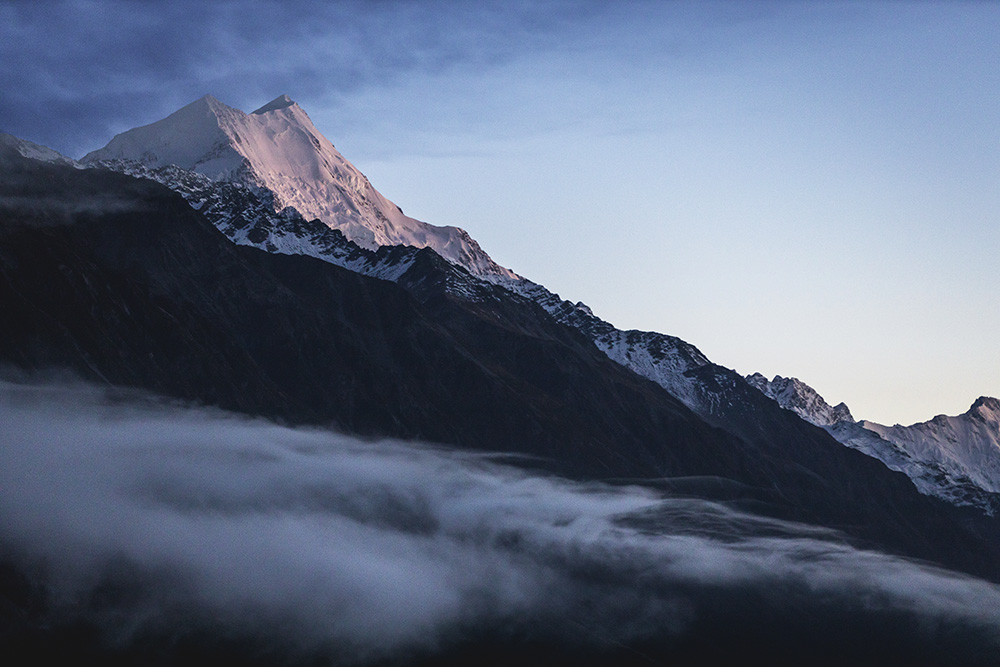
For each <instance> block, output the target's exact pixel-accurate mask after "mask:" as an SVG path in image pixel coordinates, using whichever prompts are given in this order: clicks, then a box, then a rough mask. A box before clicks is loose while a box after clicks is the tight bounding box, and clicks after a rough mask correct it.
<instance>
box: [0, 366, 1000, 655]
mask: <svg viewBox="0 0 1000 667" xmlns="http://www.w3.org/2000/svg"><path fill="white" fill-rule="evenodd" d="M515 464H516V461H514V460H508V459H504V458H503V457H500V456H488V455H483V454H476V453H468V452H459V451H454V450H449V449H446V448H440V447H433V446H430V445H425V444H418V443H406V442H397V441H388V440H383V441H370V440H361V439H357V438H353V437H349V436H345V435H342V434H337V433H332V432H330V431H328V430H322V429H318V428H289V427H284V426H280V425H276V424H274V423H270V422H267V421H264V420H261V419H253V418H249V417H245V416H239V415H234V414H229V413H224V412H221V411H217V410H213V409H206V408H197V407H191V406H185V405H179V404H176V403H170V402H167V401H164V400H161V399H157V398H155V397H150V396H148V395H142V394H136V393H129V392H121V391H112V392H109V391H106V390H101V389H97V388H95V387H92V386H88V385H85V384H81V383H66V382H62V383H40V382H24V381H19V382H3V383H0V547H2V549H3V552H2V555H3V557H4V558H5V559H6V560H7V561H9V562H11V563H14V564H16V565H17V567H19V568H21V570H22V571H24V572H30V573H33V574H32V576H33V577H35V578H36V579H37V581H36V584H37V586H38V588H39V590H41V591H42V595H43V597H44V600H45V612H44V613H45V616H44V622H45V623H46V624H47V625H48V626H53V625H55V626H58V625H59V624H60V623H71V622H74V620H75V619H76V620H78V619H80V618H85V619H86V620H87V622H88V623H90V624H91V625H93V626H94V627H97V628H99V629H100V635H101V639H100V641H101V642H103V643H104V644H106V645H107V646H109V647H112V648H114V647H119V648H120V647H123V646H124V647H127V646H129V645H130V644H131V643H135V642H141V641H144V640H146V639H148V638H149V637H158V638H161V639H163V638H168V639H170V641H174V640H177V639H178V638H179V639H180V640H183V639H184V638H185V637H192V636H204V635H206V634H209V635H213V634H214V635H219V636H225V637H229V638H233V639H234V641H236V640H241V639H242V638H247V639H250V638H252V639H253V640H254V641H255V642H257V643H258V644H259V645H261V646H264V645H266V646H269V647H271V648H270V649H269V650H272V651H278V652H279V653H280V654H281V655H282V656H284V658H283V660H285V659H287V660H293V661H294V659H295V658H302V659H306V658H311V659H315V657H316V656H323V655H329V656H334V657H335V658H336V660H338V661H349V662H362V663H364V662H370V661H378V660H404V659H405V657H406V656H425V657H426V656H428V655H430V656H433V655H435V654H437V653H439V652H440V653H447V652H448V651H452V650H458V649H459V648H461V647H465V650H468V649H469V647H470V646H472V647H474V646H475V645H476V642H483V643H488V642H492V644H491V645H496V644H498V643H501V644H506V645H507V646H510V645H511V643H513V644H514V645H516V644H517V643H518V642H520V645H522V646H524V647H526V648H525V650H532V649H531V647H537V646H545V647H548V648H549V649H551V650H556V651H558V650H559V647H567V650H570V647H572V650H573V651H576V652H578V653H580V652H582V653H584V654H586V655H590V656H595V655H596V656H602V655H607V656H612V655H617V656H620V655H622V654H623V653H626V654H628V655H630V656H632V657H636V656H638V657H640V658H642V660H645V659H647V658H649V659H650V660H653V659H654V658H655V657H656V656H664V655H670V653H671V651H682V650H692V651H693V650H701V649H702V648H704V647H705V646H709V647H711V646H712V645H713V644H714V642H716V641H718V642H723V643H724V642H731V643H733V645H744V646H747V647H754V648H756V649H761V650H765V651H771V650H777V647H779V646H781V647H785V648H789V647H791V648H792V649H795V650H798V651H812V650H815V651H817V652H822V651H843V650H845V649H844V647H845V646H850V645H851V643H852V642H855V643H856V644H857V647H858V648H857V651H858V652H859V654H860V655H864V654H865V653H864V652H865V651H868V650H870V649H871V648H872V646H879V647H881V648H879V650H884V651H885V652H886V653H887V654H892V655H901V654H900V651H911V652H914V653H915V654H916V655H923V656H927V655H931V654H930V653H927V651H938V652H939V653H940V654H942V655H951V656H953V657H954V656H957V655H958V653H955V652H956V651H959V652H962V653H961V655H962V656H963V659H965V660H968V661H973V662H974V661H976V660H978V659H980V658H982V660H983V662H986V661H987V660H986V656H988V655H990V652H991V651H995V650H997V649H998V648H1000V641H997V638H998V637H1000V587H998V586H996V585H994V584H992V583H989V582H985V581H981V580H978V579H975V578H972V577H969V576H965V575H962V574H958V573H953V572H948V571H945V570H942V569H940V568H936V567H933V566H930V565H927V564H921V563H917V562H913V561H910V560H906V559H903V558H899V557H895V556H890V555H886V554H881V553H877V552H875V551H870V550H864V549H860V548H857V547H855V546H851V545H850V544H848V542H847V541H846V540H845V539H843V538H842V537H841V536H839V535H838V534H836V533H834V532H832V531H829V530H826V529H821V528H816V527H810V526H805V525H801V524H793V523H788V522H783V521H779V520H776V519H771V518H767V517H762V516H755V515H752V514H749V513H747V512H745V511H739V510H737V509H734V508H732V507H729V506H727V505H725V504H722V503H718V502H711V501H708V500H703V499H698V498H685V497H678V496H672V495H667V494H665V493H663V492H662V491H655V490H653V489H650V488H642V487H639V486H611V485H606V484H599V483H581V482H571V481H566V480H561V479H557V478H552V477H545V476H540V475H537V474H534V473H531V472H529V471H528V470H526V469H524V468H522V467H518V466H517V465H515ZM199 633H200V635H199ZM274 647H278V648H274ZM716 648H718V647H716ZM935 655H936V654H935ZM651 656H652V657H651Z"/></svg>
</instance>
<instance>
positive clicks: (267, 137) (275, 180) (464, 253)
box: [82, 95, 517, 280]
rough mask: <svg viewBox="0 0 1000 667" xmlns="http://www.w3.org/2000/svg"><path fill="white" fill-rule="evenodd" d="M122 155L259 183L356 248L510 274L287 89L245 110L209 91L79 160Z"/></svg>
mask: <svg viewBox="0 0 1000 667" xmlns="http://www.w3.org/2000/svg"><path fill="white" fill-rule="evenodd" d="M110 160H127V161H134V162H138V163H141V164H142V165H144V166H146V167H150V168H157V167H165V166H168V165H176V166H177V167H180V168H182V169H186V170H189V171H194V172H197V173H199V174H202V175H204V176H207V177H209V178H210V179H212V180H215V181H228V182H235V183H241V184H244V185H248V186H251V187H253V188H254V189H257V190H258V191H259V190H266V191H267V192H268V193H269V194H270V195H272V196H273V204H274V207H275V209H276V210H281V209H283V208H285V207H293V208H295V209H296V210H297V211H298V212H299V213H300V214H301V215H302V216H303V217H305V218H306V219H308V220H311V219H319V220H320V221H322V222H323V223H325V224H326V225H328V226H329V227H331V228H333V229H338V230H340V231H341V232H343V234H344V235H345V236H346V237H347V238H348V239H350V240H351V241H354V242H355V243H356V244H358V245H359V246H361V247H362V248H367V249H369V250H375V249H377V248H378V247H379V246H390V245H409V246H415V247H418V248H424V247H429V248H432V249H433V250H434V251H436V252H437V253H438V254H439V255H441V256H442V257H444V258H445V259H447V260H449V261H450V262H452V263H454V264H458V265H460V266H463V267H465V268H466V269H468V270H469V271H470V272H472V273H473V274H475V275H478V276H480V277H484V278H487V279H492V280H498V279H501V280H502V279H516V278H517V276H516V274H514V273H513V272H512V271H510V270H509V269H505V268H503V267H501V266H499V265H498V264H496V262H494V261H493V260H492V259H490V257H489V256H488V255H487V254H486V253H485V252H483V250H482V249H481V248H480V247H479V244H478V243H476V242H475V241H474V240H473V239H472V238H471V237H470V236H469V235H468V233H466V232H465V230H462V229H459V228H458V227H438V226H435V225H430V224H428V223H425V222H421V221H419V220H416V219H414V218H411V217H409V216H406V215H404V214H403V211H402V210H401V209H400V208H399V207H398V206H396V205H395V204H394V203H392V202H391V201H389V200H388V199H386V198H385V197H383V196H382V194H381V193H379V192H378V191H377V190H376V189H375V188H374V187H372V185H371V183H369V182H368V179H367V178H366V177H365V176H364V174H362V173H361V172H360V171H359V170H358V169H357V168H356V167H355V166H354V165H352V164H351V163H350V162H348V161H347V160H346V159H345V158H344V157H343V156H342V155H341V154H340V152H338V151H337V149H336V148H334V146H333V144H332V143H331V142H330V141H329V140H328V139H327V138H326V137H324V136H323V135H322V134H321V133H320V132H319V130H317V129H316V126H315V125H313V123H312V120H310V118H309V116H308V115H307V114H306V112H305V111H303V109H302V107H300V106H299V105H298V104H296V103H295V102H294V101H293V100H292V99H291V98H290V97H288V95H281V96H279V97H277V98H275V99H274V100H272V101H271V102H269V103H267V104H265V105H264V106H262V107H260V108H259V109H257V110H256V111H254V112H253V113H251V114H247V113H245V112H243V111H241V110H239V109H234V108H233V107H230V106H227V105H225V104H223V103H222V102H220V101H219V100H217V99H215V98H214V97H212V96H211V95H206V96H205V97H202V98H201V99H198V100H195V101H194V102H192V103H191V104H188V105H187V106H185V107H183V108H181V109H179V110H178V111H175V112H174V113H172V114H170V115H169V116H167V117H166V118H164V119H163V120H160V121H157V122H155V123H152V124H150V125H144V126H142V127H137V128H135V129H132V130H129V131H127V132H124V133H122V134H119V135H117V136H116V137H115V138H114V139H112V140H111V141H110V142H109V143H108V145H107V146H105V147H104V148H101V149H99V150H96V151H93V152H92V153H89V154H88V155H86V156H85V157H84V158H83V160H82V161H83V162H84V163H96V162H103V161H110Z"/></svg>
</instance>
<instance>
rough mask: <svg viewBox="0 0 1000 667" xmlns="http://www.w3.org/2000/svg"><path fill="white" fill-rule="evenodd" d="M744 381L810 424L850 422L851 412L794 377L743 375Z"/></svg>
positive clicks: (851, 418)
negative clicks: (832, 404)
mask: <svg viewBox="0 0 1000 667" xmlns="http://www.w3.org/2000/svg"><path fill="white" fill-rule="evenodd" d="M746 380H747V382H749V383H750V384H751V385H753V386H754V387H756V388H757V389H759V390H760V391H762V392H764V394H765V395H766V396H768V397H769V398H772V399H774V400H775V401H777V403H778V405H780V406H781V407H783V408H785V409H786V410H791V411H793V412H794V413H795V414H797V415H798V416H800V417H802V418H803V419H805V420H806V421H807V422H809V423H810V424H815V425H816V426H833V425H834V424H839V423H841V422H851V423H853V422H854V417H853V416H851V411H850V409H848V407H847V406H846V405H845V404H844V403H840V404H838V405H836V406H831V405H830V404H829V403H827V402H826V400H824V399H823V397H822V396H820V395H819V394H818V393H817V392H816V390H815V389H813V388H812V387H810V386H809V385H807V384H806V383H805V382H802V381H801V380H799V379H797V378H784V377H781V376H780V375H775V376H774V379H773V380H771V381H768V379H767V378H766V377H764V376H763V375H761V374H760V373H754V374H752V375H748V376H747V377H746Z"/></svg>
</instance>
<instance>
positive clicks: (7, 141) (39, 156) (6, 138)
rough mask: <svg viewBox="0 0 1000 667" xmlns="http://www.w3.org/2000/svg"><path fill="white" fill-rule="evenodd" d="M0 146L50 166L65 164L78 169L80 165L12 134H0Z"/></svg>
mask: <svg viewBox="0 0 1000 667" xmlns="http://www.w3.org/2000/svg"><path fill="white" fill-rule="evenodd" d="M0 145H3V146H9V147H10V148H13V149H14V150H15V151H17V152H18V153H19V154H20V155H21V156H22V157H26V158H30V159H32V160H41V161H42V162H50V163H52V164H66V165H70V166H72V167H78V168H79V167H80V166H81V165H80V163H79V162H77V161H76V160H73V159H72V158H68V157H66V156H65V155H63V154H62V153H60V152H58V151H54V150H52V149H51V148H48V147H46V146H42V145H40V144H36V143H33V142H31V141H28V140H26V139H20V138H18V137H15V136H14V135H12V134H6V133H4V132H0Z"/></svg>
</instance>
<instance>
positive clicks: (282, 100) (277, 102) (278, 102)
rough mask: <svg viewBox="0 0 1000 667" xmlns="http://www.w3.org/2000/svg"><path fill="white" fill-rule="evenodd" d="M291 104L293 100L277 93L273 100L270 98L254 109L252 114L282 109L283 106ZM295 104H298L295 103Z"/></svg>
mask: <svg viewBox="0 0 1000 667" xmlns="http://www.w3.org/2000/svg"><path fill="white" fill-rule="evenodd" d="M293 104H295V102H294V101H293V100H292V98H290V97H289V96H288V95H278V96H277V97H275V98H274V99H273V100H271V101H270V102H268V103H267V104H265V105H264V106H262V107H261V108H259V109H257V110H256V111H254V112H253V114H254V115H257V114H262V113H267V112H268V111H276V110H278V109H284V108H285V107H290V106H292V105H293ZM296 106H298V105H297V104H296Z"/></svg>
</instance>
